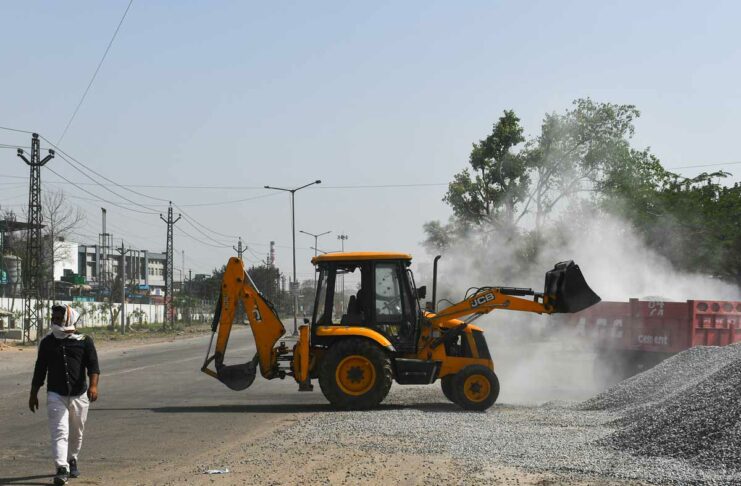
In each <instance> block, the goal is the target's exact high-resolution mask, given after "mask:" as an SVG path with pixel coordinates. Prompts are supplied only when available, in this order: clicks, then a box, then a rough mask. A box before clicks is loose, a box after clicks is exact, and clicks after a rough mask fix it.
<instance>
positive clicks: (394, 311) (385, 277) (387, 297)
mask: <svg viewBox="0 0 741 486" xmlns="http://www.w3.org/2000/svg"><path fill="white" fill-rule="evenodd" d="M375 281H376V299H375V300H376V302H375V307H376V321H377V322H378V323H379V324H386V323H398V322H401V321H402V320H403V310H402V305H401V285H400V283H399V271H398V267H397V265H396V264H395V263H378V264H376V271H375Z"/></svg>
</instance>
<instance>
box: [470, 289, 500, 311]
mask: <svg viewBox="0 0 741 486" xmlns="http://www.w3.org/2000/svg"><path fill="white" fill-rule="evenodd" d="M494 299H496V297H494V294H492V293H491V292H489V293H488V294H484V295H482V296H479V297H476V298H475V299H473V300H471V307H472V308H474V309H475V308H476V307H478V306H480V305H484V304H486V303H487V302H491V301H492V300H494Z"/></svg>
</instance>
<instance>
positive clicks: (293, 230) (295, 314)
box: [265, 179, 322, 336]
mask: <svg viewBox="0 0 741 486" xmlns="http://www.w3.org/2000/svg"><path fill="white" fill-rule="evenodd" d="M321 183H322V181H320V180H319V179H317V180H315V181H314V182H309V183H308V184H304V185H303V186H301V187H296V188H295V189H285V188H283V187H272V186H265V189H274V190H276V191H284V192H290V193H291V233H292V235H293V282H291V295H293V335H294V336H298V281H297V280H296V204H295V196H296V192H298V191H300V190H301V189H304V188H306V187H309V186H313V185H314V184H321Z"/></svg>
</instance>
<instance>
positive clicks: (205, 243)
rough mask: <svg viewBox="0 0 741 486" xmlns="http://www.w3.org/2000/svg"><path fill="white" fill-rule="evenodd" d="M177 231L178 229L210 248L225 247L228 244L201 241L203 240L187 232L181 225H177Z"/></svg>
mask: <svg viewBox="0 0 741 486" xmlns="http://www.w3.org/2000/svg"><path fill="white" fill-rule="evenodd" d="M178 231H180V232H181V233H183V234H184V235H185V236H187V237H188V238H190V239H191V240H193V241H195V242H197V243H200V244H202V245H205V246H210V247H211V248H225V247H228V245H214V244H211V243H209V242H207V241H203V240H201V239H199V238H197V237H195V236H193V235H192V234H190V233H188V232H187V231H185V230H184V229H183V228H182V227H178Z"/></svg>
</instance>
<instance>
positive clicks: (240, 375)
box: [201, 257, 286, 390]
mask: <svg viewBox="0 0 741 486" xmlns="http://www.w3.org/2000/svg"><path fill="white" fill-rule="evenodd" d="M239 301H241V302H242V307H243V308H244V312H245V314H246V315H247V319H248V320H249V323H250V329H251V330H252V334H253V335H254V337H255V347H256V348H257V354H256V355H255V358H253V360H252V361H250V362H247V363H245V364H240V365H231V366H226V365H224V354H225V353H226V347H227V344H228V342H229V335H230V334H231V331H232V324H233V322H234V316H235V313H236V310H237V307H238V302H239ZM212 331H213V333H214V334H217V332H218V334H217V336H216V348H215V350H214V354H213V355H212V356H210V357H209V356H208V355H207V357H206V360H205V361H204V363H203V367H202V368H201V371H203V372H204V373H206V374H208V375H210V376H213V377H215V378H218V379H219V380H221V381H222V382H224V384H226V385H227V386H229V387H230V388H233V389H238V390H241V389H244V388H247V387H248V386H250V385H251V384H252V381H253V380H254V377H255V371H256V370H255V368H256V365H257V363H259V365H260V373H261V374H262V376H263V377H264V378H268V379H270V378H274V377H275V376H276V375H277V374H278V348H276V347H275V344H276V343H277V342H278V340H279V339H280V338H281V336H283V335H284V334H285V332H286V330H285V328H284V327H283V323H282V322H281V321H280V319H279V318H278V315H277V314H276V312H275V309H273V306H272V305H271V304H270V303H269V302H268V300H267V299H265V298H264V297H263V296H262V294H260V292H259V291H258V290H257V287H256V286H255V284H254V282H253V281H252V279H250V277H249V275H248V274H247V272H245V269H244V263H243V262H242V260H240V259H239V258H234V257H233V258H230V259H229V262H228V263H227V265H226V270H225V271H224V277H223V279H222V283H221V294H220V296H219V303H218V304H217V307H216V312H215V314H214V321H213V326H212ZM214 334H212V335H211V344H213V338H214ZM211 344H209V349H208V352H209V353H210V352H211ZM212 361H213V362H214V364H215V367H216V371H213V370H211V369H209V368H208V365H209V364H210V363H211V362H212Z"/></svg>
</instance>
